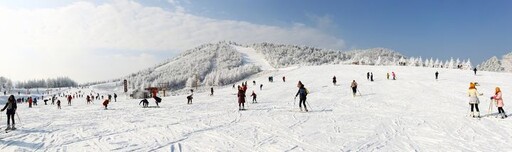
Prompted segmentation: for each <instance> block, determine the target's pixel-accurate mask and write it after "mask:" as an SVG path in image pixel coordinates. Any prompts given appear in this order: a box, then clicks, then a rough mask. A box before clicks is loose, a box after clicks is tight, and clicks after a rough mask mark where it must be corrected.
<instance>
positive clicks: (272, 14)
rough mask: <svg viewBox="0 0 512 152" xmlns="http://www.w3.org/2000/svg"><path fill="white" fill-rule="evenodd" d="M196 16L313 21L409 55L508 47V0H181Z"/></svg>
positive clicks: (511, 34)
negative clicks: (321, 20)
mask: <svg viewBox="0 0 512 152" xmlns="http://www.w3.org/2000/svg"><path fill="white" fill-rule="evenodd" d="M182 4H184V7H185V8H186V9H188V10H190V11H191V12H193V13H197V14H198V15H202V16H208V17H211V18H222V19H232V20H244V21H248V22H254V23H258V24H270V25H278V26H284V25H286V24H292V23H304V24H308V25H309V26H316V24H317V22H316V19H315V17H319V18H321V17H327V18H328V19H329V20H330V21H331V24H330V25H329V26H328V27H327V29H324V30H326V31H328V32H330V33H331V34H332V35H333V36H336V37H340V38H342V39H343V40H344V41H345V42H346V45H347V47H348V48H349V49H350V48H371V47H386V48H391V49H395V50H397V51H400V52H402V53H403V54H405V55H408V56H423V57H438V58H444V59H446V58H448V57H450V56H453V57H461V58H471V59H473V62H474V63H473V64H479V63H481V61H483V60H484V59H487V58H489V57H491V56H494V55H497V56H501V55H503V54H505V53H508V52H510V51H512V1H506V0H493V1H478V0H449V1H436V0H433V1H419V0H385V1H379V0H348V1H347V0H340V1H332V0H304V1H299V0H257V1H255V0H223V1H211V0H194V1H192V2H190V3H186V2H185V3H182Z"/></svg>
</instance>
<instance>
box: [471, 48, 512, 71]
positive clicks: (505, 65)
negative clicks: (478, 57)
mask: <svg viewBox="0 0 512 152" xmlns="http://www.w3.org/2000/svg"><path fill="white" fill-rule="evenodd" d="M478 69H479V70H483V71H495V72H512V52H511V53H508V54H506V55H503V56H502V58H501V59H498V57H496V56H493V57H491V58H490V59H488V60H487V61H484V62H483V63H482V64H480V65H478Z"/></svg>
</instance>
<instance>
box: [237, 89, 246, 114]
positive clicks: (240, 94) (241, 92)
mask: <svg viewBox="0 0 512 152" xmlns="http://www.w3.org/2000/svg"><path fill="white" fill-rule="evenodd" d="M237 97H238V110H244V109H245V91H244V90H243V88H242V87H240V86H238V94H237Z"/></svg>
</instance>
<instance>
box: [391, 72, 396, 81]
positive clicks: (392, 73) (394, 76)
mask: <svg viewBox="0 0 512 152" xmlns="http://www.w3.org/2000/svg"><path fill="white" fill-rule="evenodd" d="M391 75H393V80H396V75H395V72H391Z"/></svg>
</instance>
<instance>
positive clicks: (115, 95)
mask: <svg viewBox="0 0 512 152" xmlns="http://www.w3.org/2000/svg"><path fill="white" fill-rule="evenodd" d="M114 102H117V94H116V93H114Z"/></svg>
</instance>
